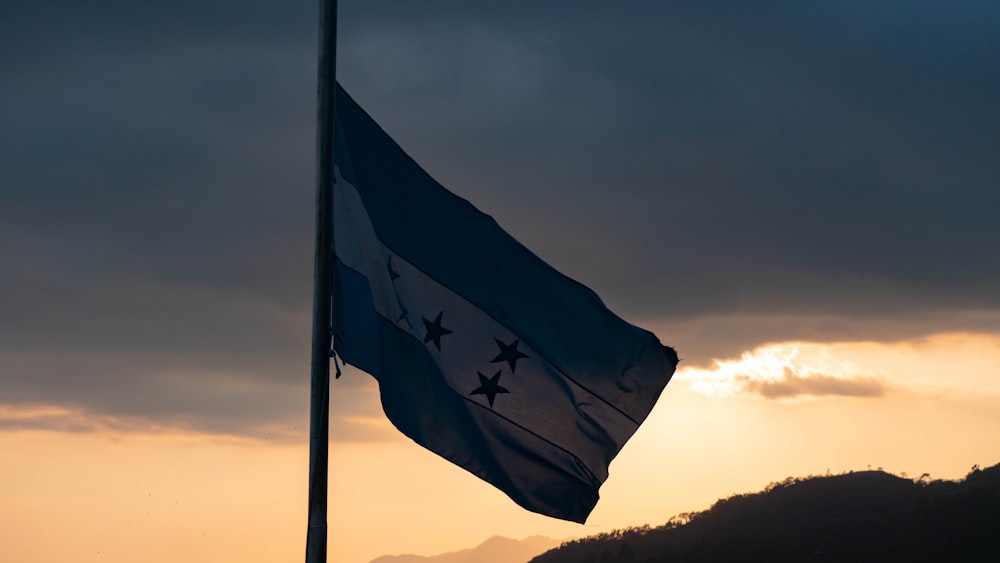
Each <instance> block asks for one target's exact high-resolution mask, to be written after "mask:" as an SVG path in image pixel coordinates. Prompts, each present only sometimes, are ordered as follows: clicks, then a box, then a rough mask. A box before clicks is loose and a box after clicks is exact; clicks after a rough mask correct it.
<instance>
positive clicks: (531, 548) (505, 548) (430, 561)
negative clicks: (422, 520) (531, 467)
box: [371, 536, 561, 563]
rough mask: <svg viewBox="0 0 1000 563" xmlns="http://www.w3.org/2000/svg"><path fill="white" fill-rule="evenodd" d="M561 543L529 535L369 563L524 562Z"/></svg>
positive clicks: (383, 558) (397, 556)
mask: <svg viewBox="0 0 1000 563" xmlns="http://www.w3.org/2000/svg"><path fill="white" fill-rule="evenodd" d="M560 543H561V540H554V539H552V538H546V537H543V536H531V537H527V538H524V539H523V540H512V539H510V538H505V537H503V536H493V537H491V538H490V539H488V540H486V541H484V542H483V543H481V544H479V545H478V546H477V547H474V548H472V549H463V550H461V551H453V552H451V553H442V554H441V555H432V556H429V557H425V556H423V555H385V556H382V557H379V558H377V559H373V560H372V561H371V563H527V562H528V561H529V560H530V559H531V558H532V557H534V556H536V555H538V554H539V553H542V552H544V551H545V550H547V549H552V548H553V547H555V546H557V545H559V544H560Z"/></svg>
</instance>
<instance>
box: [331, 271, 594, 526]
mask: <svg viewBox="0 0 1000 563" xmlns="http://www.w3.org/2000/svg"><path fill="white" fill-rule="evenodd" d="M340 266H342V267H338V272H337V275H338V286H339V289H338V291H337V294H336V295H337V297H338V299H337V301H336V303H335V309H334V312H335V314H336V315H337V317H338V322H337V326H338V330H341V329H342V330H344V332H345V333H346V335H347V336H345V337H343V338H340V339H338V342H337V350H338V353H339V354H341V355H342V356H343V357H345V358H351V360H352V364H353V365H355V366H357V367H359V368H360V369H362V370H364V371H366V372H368V373H371V374H372V375H373V376H375V378H376V379H377V380H378V381H379V389H380V396H381V401H382V407H383V409H384V410H385V413H386V416H387V417H388V418H389V420H390V421H391V422H392V423H393V425H394V426H396V428H398V429H399V430H400V431H401V432H402V433H403V434H405V435H407V436H408V437H410V438H411V439H412V440H414V441H415V442H417V443H418V444H420V445H422V446H424V447H426V448H428V449H430V450H431V451H433V452H435V453H436V454H438V455H440V456H442V457H444V458H445V459H447V460H449V461H451V462H452V463H455V464H456V465H459V466H461V467H463V468H465V469H466V470H468V471H470V472H472V473H473V474H475V475H476V476H478V477H479V478H481V479H483V480H485V481H487V482H489V483H491V484H493V485H494V486H496V487H497V488H499V489H500V490H502V491H503V492H504V493H506V494H507V495H508V496H509V497H510V498H511V499H512V500H514V501H515V502H517V503H518V504H519V505H521V506H523V507H524V508H527V509H528V510H532V511H534V512H539V513H541V514H545V515H548V516H554V517H557V518H566V519H569V520H573V521H576V522H583V521H584V520H585V519H586V516H587V514H589V513H590V511H591V509H593V507H594V505H595V504H596V503H597V499H598V494H597V490H598V487H599V486H600V483H601V481H602V479H598V478H597V477H595V476H594V475H593V474H592V472H591V471H590V470H589V469H588V468H587V467H586V466H585V464H584V463H583V462H582V461H580V459H579V458H578V457H577V456H575V455H574V454H573V453H572V452H570V451H568V450H566V449H565V448H562V447H559V446H557V445H555V444H552V443H551V442H549V441H547V440H545V439H544V438H542V437H540V436H538V435H537V434H535V433H534V432H532V431H530V430H528V429H526V428H524V427H523V426H521V425H519V424H517V423H515V422H513V421H510V420H504V421H503V423H502V424H501V423H500V422H501V419H500V417H498V416H497V415H496V414H495V413H493V412H490V411H489V409H488V408H487V407H484V406H483V405H481V404H479V403H477V402H475V401H470V400H469V399H468V398H467V397H464V396H462V395H461V394H460V393H458V392H457V391H455V390H454V389H452V388H451V387H450V386H449V385H448V384H447V382H446V381H445V379H444V378H443V377H441V374H440V371H439V369H438V368H437V366H436V365H435V364H434V361H433V359H432V358H431V356H430V355H429V354H427V353H426V346H425V345H424V344H423V343H422V342H419V341H418V340H417V339H415V338H413V336H412V335H411V334H409V333H408V332H406V331H405V330H402V329H400V327H399V326H397V325H396V323H393V322H392V321H390V320H389V319H386V318H385V317H384V316H382V315H379V314H377V313H375V312H374V311H375V309H374V306H373V300H372V296H371V291H370V290H369V283H368V279H367V278H366V277H364V276H363V275H361V274H359V273H358V272H355V271H354V270H353V269H350V268H347V267H346V266H344V265H342V264H341V265H340ZM346 296H350V299H345V297H346Z"/></svg>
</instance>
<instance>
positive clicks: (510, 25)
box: [0, 0, 1000, 435]
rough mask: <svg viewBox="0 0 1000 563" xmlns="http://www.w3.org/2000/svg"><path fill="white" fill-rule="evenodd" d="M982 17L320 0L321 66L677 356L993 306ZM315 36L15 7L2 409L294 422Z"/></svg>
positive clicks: (990, 78) (206, 10) (848, 334)
mask: <svg viewBox="0 0 1000 563" xmlns="http://www.w3.org/2000/svg"><path fill="white" fill-rule="evenodd" d="M998 27H1000V8H998V7H997V6H995V5H994V4H991V3H953V4H947V5H946V4H943V3H940V2H905V3H903V2H878V3H871V2H860V1H858V2H838V3H831V4H828V5H823V6H817V5H814V4H808V3H801V2H772V3H767V4H766V5H759V4H755V5H753V6H751V5H748V4H745V3H738V2H671V3H662V2H656V3H653V2H634V3H628V5H627V6H618V5H615V4H613V3H608V2H594V1H576V2H544V3H538V2H524V1H519V0H518V1H512V2H507V3H504V4H503V6H499V5H497V6H492V5H491V6H485V5H480V4H477V3H459V4H458V5H455V4H454V3H451V2H447V3H446V2H440V1H428V2H419V3H414V2H402V1H392V2H341V11H340V42H339V48H340V52H339V60H338V72H339V76H340V78H341V80H342V82H343V83H344V84H345V86H346V87H347V88H348V89H349V90H350V91H351V92H352V93H353V94H354V96H355V97H356V98H357V99H358V100H359V101H360V102H361V103H362V104H363V105H364V106H365V107H366V108H367V109H368V110H369V112H370V113H371V114H372V115H373V116H374V117H375V118H376V119H378V120H379V121H380V123H382V125H383V126H384V127H385V128H386V129H387V130H388V131H389V132H390V133H391V134H393V135H394V136H395V137H396V138H397V140H398V141H399V142H400V143H401V144H402V145H403V146H404V147H405V148H406V149H407V150H408V151H409V152H410V153H411V154H412V155H413V156H414V157H415V158H416V159H417V160H418V161H419V162H421V163H422V164H423V165H425V167H426V168H427V169H428V170H429V171H430V172H431V173H432V174H433V175H435V176H436V177H438V178H439V179H440V180H441V181H442V182H443V183H444V184H445V185H447V186H449V187H450V188H452V189H453V190H454V191H456V192H457V193H459V194H460V195H463V196H465V197H467V198H469V199H470V200H471V201H473V202H475V203H476V204H477V205H479V206H480V207H481V208H482V209H483V210H485V211H487V212H489V213H491V214H493V215H494V216H495V217H496V218H497V219H498V220H499V221H500V223H501V224H503V225H505V226H506V227H507V228H508V229H509V230H510V231H511V232H512V233H513V234H514V235H515V236H516V237H517V238H519V239H520V240H522V241H523V242H525V243H526V244H527V245H528V246H529V247H530V248H532V249H534V250H535V251H536V252H538V253H539V254H540V255H541V256H542V257H543V258H545V259H547V260H549V261H551V262H552V263H553V264H554V265H556V266H557V267H559V268H560V269H562V270H564V271H565V272H566V273H568V274H570V275H571V276H572V277H575V278H577V279H579V280H580V281H582V282H584V283H585V284H587V285H589V286H592V287H594V288H595V289H596V290H597V291H598V292H599V293H600V294H601V295H602V296H603V297H604V298H605V300H606V301H607V302H608V304H609V305H610V306H612V308H614V309H615V310H617V311H620V312H621V313H623V314H625V315H626V316H628V317H629V318H635V319H655V321H656V324H657V325H658V326H665V327H666V328H665V329H664V330H662V331H661V330H659V329H658V332H659V333H660V334H661V337H662V338H663V339H664V340H665V341H667V342H670V343H672V344H676V345H678V348H679V350H680V353H681V356H682V357H685V356H686V357H688V358H690V359H691V360H692V361H695V362H699V361H707V360H708V359H710V358H711V357H713V356H714V357H724V356H726V354H723V353H716V354H713V353H712V350H721V349H726V348H727V346H728V347H739V346H745V348H743V349H749V348H752V347H753V346H754V345H757V344H760V343H763V342H766V341H775V340H780V339H783V338H802V335H803V334H805V335H812V336H814V337H815V338H817V339H823V338H835V339H847V340H850V339H857V338H858V336H859V333H863V334H866V335H869V336H873V335H874V336H877V337H885V338H892V337H893V335H901V334H907V335H913V334H914V333H919V332H920V331H934V330H937V329H940V328H941V327H945V328H948V327H951V328H956V327H957V328H962V327H964V328H969V327H973V328H974V327H976V326H981V325H982V322H981V320H977V319H978V317H976V313H975V312H976V311H987V312H988V311H995V310H997V309H998V308H1000V291H998V290H997V288H998V287H1000V261H998V260H996V259H995V253H996V248H997V247H998V246H1000V225H998V223H997V222H996V221H995V217H994V216H995V211H994V210H995V209H997V208H1000V191H998V190H997V189H996V186H998V185H1000V160H998V159H997V158H996V154H998V153H1000V105H998V104H997V103H996V101H997V100H998V99H1000V74H998V73H996V72H994V71H993V69H995V68H998V67H1000V47H998V44H997V42H996V41H995V30H996V29H997V28H998ZM316 28H317V23H316V17H315V7H314V6H313V5H311V4H302V5H287V4H281V3H276V2H263V1H251V2H232V1H229V0H211V1H205V2H187V1H180V2H172V3H161V4H149V3H146V4H137V3H135V2H123V1H119V0H98V1H94V2H86V3H80V2H25V1H21V0H15V1H14V2H12V3H10V5H9V6H5V16H4V18H3V19H2V21H0V64H3V67H4V69H5V70H4V73H3V74H2V75H0V88H2V91H3V92H4V103H3V105H2V107H0V122H2V123H3V124H4V126H3V127H2V128H0V159H2V161H3V162H2V163H3V166H2V169H3V178H4V179H3V183H2V185H0V261H2V264H3V267H2V269H0V311H2V314H0V374H2V377H0V403H19V404H27V403H52V404H59V405H69V406H72V407H73V408H74V409H79V410H80V411H81V412H87V413H91V414H93V415H94V416H98V415H107V416H120V417H130V416H137V417H146V418H148V419H150V420H154V421H156V422H163V423H170V424H176V425H180V426H190V427H198V428H210V429H212V430H216V431H225V432H241V431H243V432H245V431H246V430H245V429H247V428H260V427H262V426H261V425H263V426H267V425H272V424H283V425H285V427H293V426H295V425H297V424H298V422H301V420H302V419H303V417H304V414H303V413H304V410H303V409H304V406H303V405H302V404H300V403H301V401H304V400H305V399H304V398H305V397H307V396H308V395H307V391H306V390H305V386H306V385H307V380H308V376H307V372H308V365H307V362H308V360H307V359H306V358H308V347H309V342H308V340H309V334H310V331H309V318H308V317H309V306H310V299H311V288H310V283H311V267H312V256H311V254H312V221H313V215H312V199H313V176H314V158H313V155H314V148H313V138H314V131H313V111H314V110H313V108H314V96H315V84H314V81H315V78H314V72H315V71H314V64H315V45H316ZM754 319H756V321H754ZM754 322H758V323H759V324H757V325H754ZM727 323H732V324H731V325H730V324H727ZM977 323H978V324H977ZM727 326H728V327H729V328H726V327H727ZM755 326H756V327H757V328H756V330H755V328H754V327H755ZM984 326H987V328H989V329H990V330H995V329H996V325H995V323H992V321H991V322H987V323H986V325H984ZM678 327H686V328H685V329H684V330H682V329H681V328H678ZM713 327H714V328H713ZM686 329H690V331H687V332H685V330H686ZM699 331H700V332H699ZM692 334H696V335H697V334H701V335H703V337H692V336H691V335H692ZM720 334H729V337H726V338H721V339H720V336H719V335H720ZM727 338H728V339H727ZM685 350H689V351H690V352H686V351H685ZM352 375H353V376H356V375H357V374H353V372H352ZM341 381H342V382H345V381H346V383H343V385H342V386H344V387H348V388H350V389H366V390H367V391H366V392H369V393H370V392H372V389H373V386H372V384H371V383H370V382H364V383H362V382H361V381H364V380H363V379H362V378H361V377H345V379H343V380H341ZM359 392H360V391H359ZM344 395H346V396H347V397H350V394H348V393H345V394H344ZM336 400H337V401H340V404H339V405H338V408H339V409H342V410H337V409H335V412H337V413H344V414H345V416H346V415H351V416H360V417H362V418H363V416H365V415H366V414H365V413H368V414H371V413H370V411H372V410H373V408H372V407H371V406H364V407H352V406H351V400H350V399H349V398H337V399H336ZM366 404H367V405H370V404H371V403H366ZM352 408H353V409H354V410H351V409H352ZM375 408H377V405H376V407H375ZM358 409H360V411H361V412H360V414H359V412H358ZM286 423H287V424H286ZM241 429H243V430H241ZM360 432H361V431H360V430H359V434H358V435H361V434H360Z"/></svg>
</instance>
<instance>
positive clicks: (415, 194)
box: [333, 87, 677, 523]
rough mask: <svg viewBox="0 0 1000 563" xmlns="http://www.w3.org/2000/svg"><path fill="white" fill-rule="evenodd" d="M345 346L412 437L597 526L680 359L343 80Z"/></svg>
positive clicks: (528, 501) (340, 267)
mask: <svg viewBox="0 0 1000 563" xmlns="http://www.w3.org/2000/svg"><path fill="white" fill-rule="evenodd" d="M336 120H337V121H336V142H335V153H334V158H335V165H334V173H335V184H334V196H333V199H334V204H333V205H334V212H333V232H334V248H333V252H334V255H335V275H334V291H333V322H334V327H333V330H334V349H335V351H336V353H337V355H339V356H340V358H341V359H343V360H344V361H345V362H346V363H349V364H352V365H354V366H356V367H358V368H360V369H362V370H364V371H366V372H368V373H369V374H371V375H372V376H374V377H375V378H376V379H377V380H378V384H379V390H380V395H381V401H382V406H383V409H384V410H385V413H386V416H387V417H388V418H389V420H390V421H391V422H392V423H393V424H394V425H395V426H396V428H398V429H399V430H400V431H401V432H402V433H403V434H405V435H407V436H409V437H410V438H411V439H413V440H414V441H415V442H417V443H418V444H420V445H421V446H423V447H425V448H427V449H429V450H431V451H433V452H435V453H437V454H438V455H440V456H442V457H444V458H445V459H448V460H450V461H451V462H453V463H455V464H457V465H459V466H461V467H463V468H465V469H467V470H468V471H471V472H472V473H473V474H475V475H477V476H478V477H480V478H482V479H483V480H485V481H487V482H489V483H492V484H493V485H494V486H496V487H497V488H499V489H500V490H502V491H503V492H504V493H506V494H507V495H508V496H509V497H511V499H513V500H514V501H515V502H517V503H518V504H520V505H521V506H522V507H524V508H526V509H528V510H531V511H534V512H538V513H540V514H545V515H548V516H552V517H555V518H561V519H565V520H572V521H575V522H581V523H582V522H584V521H585V520H586V518H587V516H588V515H589V514H590V512H591V510H592V509H593V508H594V505H595V504H596V503H597V499H598V489H599V488H600V486H601V484H602V483H603V482H604V480H605V479H607V477H608V465H609V464H610V462H611V460H612V459H613V458H614V457H615V455H617V453H618V452H619V451H620V450H621V448H622V446H624V444H625V442H626V441H627V440H628V439H629V438H630V437H631V436H632V434H633V433H634V432H635V431H636V429H637V428H638V426H639V424H640V423H641V422H642V421H643V420H644V419H645V418H646V415H648V414H649V411H650V410H651V409H652V408H653V404H654V403H655V402H656V400H657V398H658V397H659V395H660V392H661V391H662V390H663V388H664V386H665V385H666V384H667V382H668V381H669V380H670V377H671V375H672V374H673V371H674V368H675V366H676V364H677V355H676V353H675V352H674V351H673V349H671V348H668V347H665V346H663V345H661V344H660V342H659V340H658V339H657V338H656V336H654V335H653V334H652V333H650V332H647V331H645V330H642V329H640V328H637V327H635V326H632V325H630V324H628V323H626V322H625V321H623V320H622V319H621V318H619V317H617V316H616V315H615V314H614V313H612V312H611V311H609V310H608V309H607V307H605V306H604V304H603V303H602V302H601V300H600V298H599V297H598V296H597V295H596V294H595V293H594V292H593V291H591V290H590V289H588V288H587V287H585V286H583V285H581V284H579V283H577V282H575V281H573V280H571V279H570V278H568V277H566V276H564V275H562V274H561V273H559V272H557V271H556V270H555V269H554V268H552V267H551V266H549V265H548V264H546V263H545V262H543V261H542V260H541V259H539V258H538V257H537V256H535V255H534V254H533V253H532V252H531V251H529V250H528V249H527V248H525V247H524V246H522V245H521V244H520V243H519V242H517V241H516V240H515V239H514V238H513V237H511V236H510V235H509V234H507V233H506V232H505V231H504V230H503V229H501V228H500V227H499V226H498V225H497V223H496V222H495V221H494V220H493V219H492V218H491V217H490V216H488V215H486V214H484V213H482V212H480V211H479V210H478V209H476V208H475V207H473V206H472V205H471V204H470V203H469V202H468V201H466V200H464V199H462V198H460V197H458V196H456V195H455V194H453V193H451V192H449V191H448V190H446V189H445V188H444V187H442V186H441V185H440V184H438V183H437V182H436V181H434V179H432V178H431V177H430V176H429V175H428V174H427V173H426V172H424V171H423V170H422V169H421V168H420V166H418V165H417V164H416V162H414V161H413V160H412V159H411V158H410V157H409V156H407V155H406V153H404V152H403V150H402V149H401V148H400V147H399V146H398V145H397V144H396V143H395V142H394V141H393V140H392V139H391V138H390V137H389V136H388V135H387V134H386V133H385V132H384V131H383V130H382V129H381V128H380V127H379V126H378V124H376V123H375V121H374V120H372V118H371V117H369V116H368V115H367V114H366V113H365V111H364V110H362V109H361V108H360V107H359V106H358V105H357V103H355V102H354V100H353V99H351V98H350V97H349V96H348V95H347V94H346V93H345V92H344V90H343V89H340V88H339V87H338V90H337V95H336Z"/></svg>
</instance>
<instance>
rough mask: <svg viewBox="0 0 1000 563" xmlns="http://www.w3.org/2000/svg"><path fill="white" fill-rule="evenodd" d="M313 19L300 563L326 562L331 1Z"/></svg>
mask: <svg viewBox="0 0 1000 563" xmlns="http://www.w3.org/2000/svg"><path fill="white" fill-rule="evenodd" d="M319 17H320V36H319V67H318V72H317V79H318V87H317V103H316V164H317V171H316V254H315V260H314V266H313V330H312V392H311V402H310V413H309V530H308V533H307V535H306V563H326V538H327V533H326V532H327V530H326V513H327V479H328V477H327V473H328V471H327V469H328V467H329V465H328V461H329V441H330V349H331V342H332V333H331V330H332V329H331V327H332V325H331V322H330V321H331V294H332V283H331V282H332V267H331V261H332V256H333V182H334V175H333V147H334V96H335V93H336V84H337V79H336V76H337V74H336V69H337V0H320V7H319Z"/></svg>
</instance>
